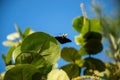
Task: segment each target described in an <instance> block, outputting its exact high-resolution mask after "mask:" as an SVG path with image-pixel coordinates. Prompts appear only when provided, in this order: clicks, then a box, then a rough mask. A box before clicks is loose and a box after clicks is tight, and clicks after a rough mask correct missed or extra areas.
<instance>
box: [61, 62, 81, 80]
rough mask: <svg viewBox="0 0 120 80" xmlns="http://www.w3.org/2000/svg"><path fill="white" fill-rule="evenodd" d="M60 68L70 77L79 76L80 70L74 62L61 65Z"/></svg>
mask: <svg viewBox="0 0 120 80" xmlns="http://www.w3.org/2000/svg"><path fill="white" fill-rule="evenodd" d="M61 69H63V70H64V71H65V72H66V73H67V75H68V76H69V78H70V79H72V78H75V77H77V76H79V75H80V71H81V69H80V67H79V66H78V65H76V64H68V65H65V66H63V67H61Z"/></svg>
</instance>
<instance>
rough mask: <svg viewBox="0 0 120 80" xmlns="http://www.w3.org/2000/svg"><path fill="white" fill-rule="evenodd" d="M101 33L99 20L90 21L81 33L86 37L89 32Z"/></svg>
mask: <svg viewBox="0 0 120 80" xmlns="http://www.w3.org/2000/svg"><path fill="white" fill-rule="evenodd" d="M90 31H92V32H99V33H100V31H101V25H100V21H99V20H97V19H90V20H87V21H86V23H85V25H84V26H83V28H82V30H81V33H82V34H83V35H84V34H86V33H87V32H90Z"/></svg>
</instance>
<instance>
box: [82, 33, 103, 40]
mask: <svg viewBox="0 0 120 80" xmlns="http://www.w3.org/2000/svg"><path fill="white" fill-rule="evenodd" d="M83 38H84V39H85V41H88V40H90V39H96V40H99V41H101V40H102V35H101V34H100V33H98V32H92V31H91V32H87V33H86V34H85V35H84V36H83Z"/></svg>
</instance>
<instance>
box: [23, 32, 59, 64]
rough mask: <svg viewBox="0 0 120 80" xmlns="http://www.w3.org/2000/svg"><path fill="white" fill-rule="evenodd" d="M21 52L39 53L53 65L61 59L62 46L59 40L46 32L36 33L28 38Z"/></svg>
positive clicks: (24, 41)
mask: <svg viewBox="0 0 120 80" xmlns="http://www.w3.org/2000/svg"><path fill="white" fill-rule="evenodd" d="M21 51H22V52H23V53H29V52H35V53H38V54H39V55H41V56H43V57H44V58H45V59H46V60H47V61H48V62H50V63H52V64H54V63H56V61H57V60H58V59H59V57H60V46H59V44H58V42H57V40H56V39H55V38H54V37H52V36H50V35H49V34H47V33H44V32H35V33H32V34H30V35H29V36H27V37H26V38H25V39H24V40H23V43H22V44H21Z"/></svg>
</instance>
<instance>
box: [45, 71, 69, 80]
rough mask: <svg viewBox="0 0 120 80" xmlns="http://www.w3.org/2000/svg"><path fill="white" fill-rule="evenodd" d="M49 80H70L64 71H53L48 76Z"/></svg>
mask: <svg viewBox="0 0 120 80" xmlns="http://www.w3.org/2000/svg"><path fill="white" fill-rule="evenodd" d="M47 80H70V79H69V77H68V76H67V74H66V72H65V71H64V70H62V69H60V70H59V69H53V70H52V71H51V72H50V73H49V74H48V76H47Z"/></svg>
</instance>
